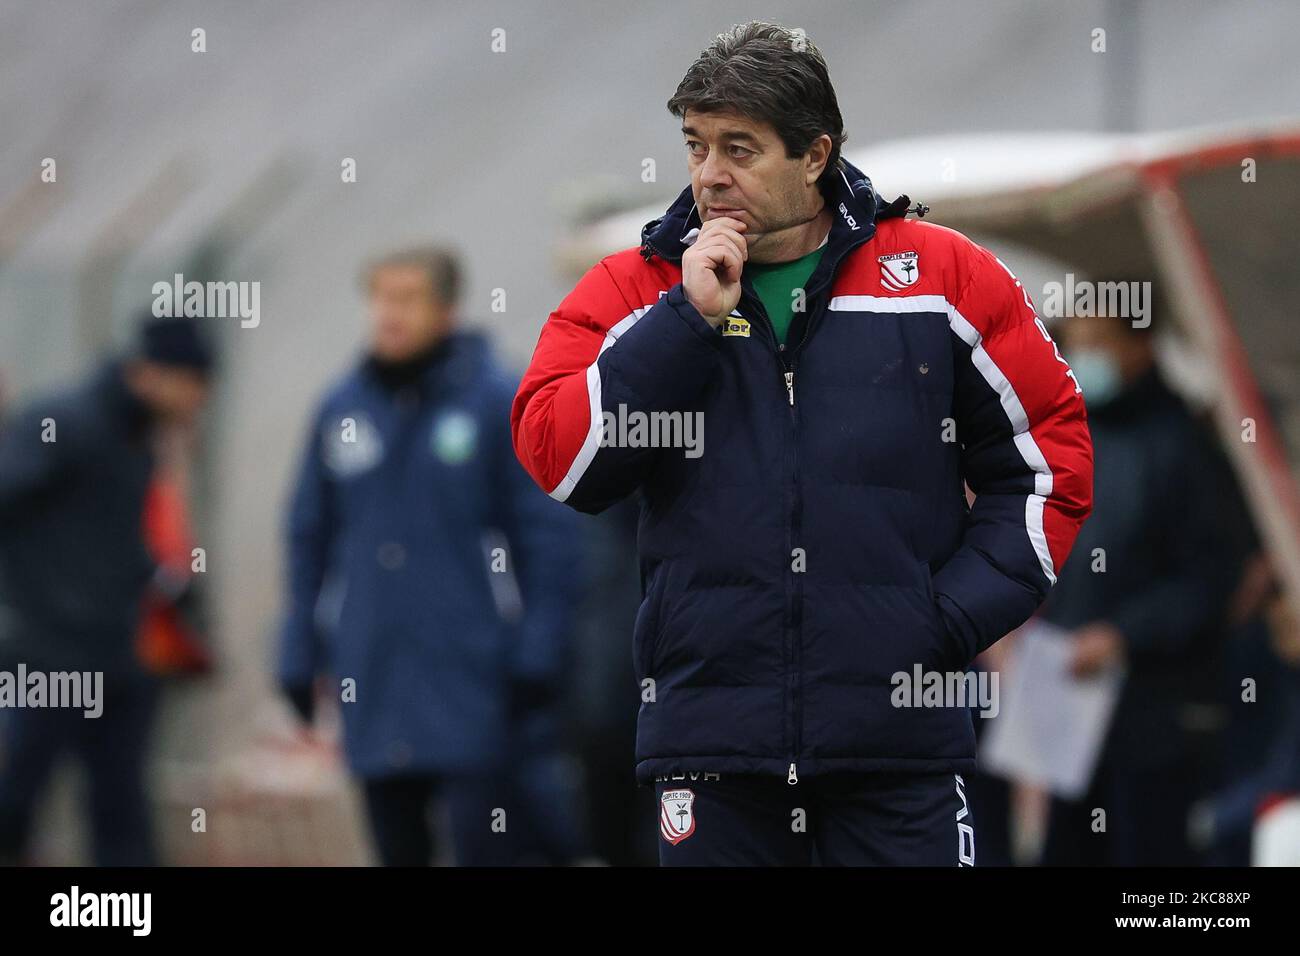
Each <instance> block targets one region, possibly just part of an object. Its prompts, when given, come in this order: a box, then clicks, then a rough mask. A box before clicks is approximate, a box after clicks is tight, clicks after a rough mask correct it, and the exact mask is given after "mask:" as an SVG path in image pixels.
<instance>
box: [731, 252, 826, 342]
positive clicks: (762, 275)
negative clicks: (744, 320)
mask: <svg viewBox="0 0 1300 956" xmlns="http://www.w3.org/2000/svg"><path fill="white" fill-rule="evenodd" d="M825 248H826V247H825V246H824V245H823V246H819V247H818V248H816V249H814V250H813V251H812V252H810V253H808V255H806V256H804V257H803V258H800V259H793V260H791V261H790V262H773V263H752V262H749V263H746V264H745V272H746V273H747V274H748V275H749V278H750V282H752V283H753V284H754V293H755V294H756V295H757V296H758V298H759V301H761V302H762V303H763V308H764V309H766V310H767V315H768V318H770V319H771V320H772V330H773V331H774V332H776V340H777V341H778V342H784V341H785V337H786V335H787V334H788V333H789V331H790V323H791V322H793V321H794V304H795V298H794V291H795V289H804V288H807V286H808V279H809V278H810V277H811V276H812V274H813V270H814V269H816V268H817V263H819V262H821V260H822V250H824V249H825Z"/></svg>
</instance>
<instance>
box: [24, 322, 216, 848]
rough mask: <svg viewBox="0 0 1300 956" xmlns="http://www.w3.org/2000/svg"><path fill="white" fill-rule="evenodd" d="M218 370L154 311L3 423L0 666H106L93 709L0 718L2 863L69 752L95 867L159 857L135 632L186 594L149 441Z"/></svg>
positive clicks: (187, 411)
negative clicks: (162, 538) (80, 374)
mask: <svg viewBox="0 0 1300 956" xmlns="http://www.w3.org/2000/svg"><path fill="white" fill-rule="evenodd" d="M212 364H213V355H212V351H211V348H210V346H209V344H208V342H207V341H206V339H205V338H204V337H203V336H202V335H201V334H200V332H199V329H198V327H197V325H196V324H195V323H194V321H193V320H190V319H183V318H153V317H152V316H148V317H146V318H144V319H143V320H142V322H141V324H140V328H139V341H138V343H137V344H136V346H135V347H134V348H133V349H132V350H131V351H130V352H129V353H128V354H127V355H125V356H123V357H120V358H116V359H113V360H111V361H109V362H108V363H106V364H105V365H103V366H102V367H101V368H99V369H97V370H96V371H95V372H94V373H93V374H92V375H91V376H90V377H88V378H87V379H86V380H84V381H82V382H80V383H78V384H76V385H74V386H73V387H71V388H68V389H66V390H63V391H59V392H56V393H54V394H51V395H48V396H45V397H42V398H38V399H36V400H34V401H32V402H30V403H29V404H27V405H25V406H23V407H19V408H17V409H15V410H14V411H13V413H12V414H11V415H10V416H9V417H8V419H7V420H6V421H5V423H4V425H3V428H2V429H0V669H4V670H7V671H10V672H14V671H15V670H16V669H18V668H22V671H23V672H24V673H26V674H28V675H41V674H43V675H53V674H56V673H67V672H82V673H88V672H95V673H101V674H102V675H103V677H102V680H103V685H102V687H103V690H102V696H103V700H102V702H101V705H100V708H99V709H100V710H101V713H100V714H99V715H98V716H94V717H91V716H86V713H85V712H83V710H80V709H70V708H66V707H32V706H27V707H21V708H14V709H7V710H5V711H0V726H2V727H3V731H2V732H3V741H0V860H3V861H6V862H17V861H21V860H23V859H24V855H25V854H26V853H27V852H28V850H29V846H28V843H29V836H30V834H31V829H32V824H33V816H34V810H35V807H36V806H37V801H38V799H39V798H40V796H41V794H42V792H43V791H44V789H45V787H46V785H47V783H48V782H49V779H50V776H51V772H52V771H53V769H54V767H55V765H56V762H57V761H58V759H59V758H60V757H61V756H63V755H64V754H72V755H75V756H76V757H77V758H78V759H79V760H80V761H81V762H82V764H83V765H84V767H85V770H86V776H87V782H88V785H89V800H88V807H89V816H90V823H91V830H92V835H93V859H94V862H95V863H96V864H97V865H101V866H123V865H149V864H152V863H154V862H155V857H154V849H153V839H152V835H151V832H150V829H151V824H150V812H149V797H148V794H147V793H146V790H145V785H144V771H145V758H146V753H147V743H148V734H149V729H150V724H151V722H152V717H153V714H154V709H155V702H156V689H155V687H154V684H153V681H152V679H151V678H150V676H149V675H148V674H146V673H145V671H144V670H143V669H142V667H141V665H140V664H139V662H138V659H137V657H136V650H135V641H136V637H137V628H138V625H139V621H140V614H141V607H142V602H143V599H144V598H145V597H146V596H147V595H149V594H150V593H151V591H156V592H158V593H162V594H166V595H168V596H171V597H175V596H176V594H177V593H178V589H177V587H176V582H174V581H172V580H171V579H170V578H171V576H170V575H167V576H166V577H167V578H168V580H166V581H164V580H163V575H161V574H160V572H159V568H158V566H157V564H156V563H155V561H154V560H153V559H152V558H151V556H150V554H149V550H148V547H147V545H146V541H145V537H144V529H143V522H142V517H143V512H144V508H145V501H146V496H147V493H148V490H149V487H150V481H151V479H152V477H153V474H154V468H155V463H156V458H155V452H154V442H155V439H156V438H157V437H158V436H159V434H160V433H161V431H162V430H164V429H169V428H175V427H189V426H190V425H192V424H193V423H194V421H195V419H196V417H197V415H198V413H199V411H200V410H201V409H202V407H203V405H204V403H205V401H206V399H207V396H208V389H209V377H210V374H211V370H212ZM49 679H51V680H52V678H49ZM19 692H20V693H21V692H22V688H19Z"/></svg>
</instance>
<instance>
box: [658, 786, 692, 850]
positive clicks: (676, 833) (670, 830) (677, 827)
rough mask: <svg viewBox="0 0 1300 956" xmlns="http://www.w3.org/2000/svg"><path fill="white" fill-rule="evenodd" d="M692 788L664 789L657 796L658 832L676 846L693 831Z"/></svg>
mask: <svg viewBox="0 0 1300 956" xmlns="http://www.w3.org/2000/svg"><path fill="white" fill-rule="evenodd" d="M694 804H695V791H694V790H665V791H664V795H663V796H662V797H660V798H659V833H660V834H661V835H662V836H663V838H664V839H665V840H667V841H668V842H669V843H671V844H672V845H673V846H676V845H677V844H678V843H681V842H682V841H683V840H685V839H686V838H687V837H688V836H690V835H691V834H692V833H694V832H695V813H694V810H693V807H694Z"/></svg>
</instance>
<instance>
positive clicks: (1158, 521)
mask: <svg viewBox="0 0 1300 956" xmlns="http://www.w3.org/2000/svg"><path fill="white" fill-rule="evenodd" d="M1154 327H1155V323H1154V322H1152V323H1150V324H1149V325H1148V327H1146V328H1136V327H1134V325H1133V323H1132V322H1131V321H1130V320H1128V319H1125V318H1112V317H1076V318H1070V319H1067V320H1065V322H1064V323H1063V325H1062V336H1063V338H1062V346H1063V351H1064V354H1065V357H1066V360H1067V361H1068V362H1069V363H1070V366H1071V368H1073V369H1074V374H1075V377H1076V379H1077V380H1078V382H1079V385H1080V386H1081V387H1082V389H1083V396H1084V401H1085V403H1086V404H1087V408H1088V424H1089V429H1090V431H1091V433H1092V440H1093V447H1094V448H1095V453H1096V464H1095V476H1094V495H1095V504H1094V508H1093V514H1092V517H1091V518H1090V519H1089V521H1088V522H1087V524H1085V525H1084V527H1083V530H1082V531H1081V532H1080V534H1079V538H1078V540H1077V541H1076V542H1075V548H1076V549H1077V550H1078V553H1079V555H1080V560H1076V561H1072V562H1070V563H1069V564H1067V565H1066V566H1065V568H1064V569H1063V571H1062V573H1061V575H1060V579H1059V580H1058V581H1057V584H1056V587H1055V588H1054V589H1053V590H1052V592H1051V594H1049V595H1048V598H1047V601H1046V602H1045V603H1044V605H1043V608H1042V610H1041V612H1040V613H1041V616H1042V619H1044V620H1046V621H1048V622H1049V623H1052V624H1055V625H1058V626H1060V627H1063V628H1066V629H1067V630H1070V631H1071V632H1072V633H1071V637H1072V639H1073V641H1074V656H1073V661H1072V669H1073V671H1074V673H1075V674H1076V675H1077V676H1078V677H1080V678H1086V677H1088V676H1090V675H1093V674H1096V673H1098V672H1100V671H1101V670H1103V669H1104V668H1108V667H1111V666H1114V665H1122V666H1124V667H1125V668H1126V678H1125V681H1124V685H1123V688H1122V690H1121V693H1120V699H1119V701H1118V703H1117V704H1116V707H1115V711H1114V714H1113V717H1112V722H1111V725H1110V728H1109V730H1108V732H1107V736H1106V739H1105V741H1104V743H1103V745H1102V753H1101V755H1100V757H1099V759H1098V763H1097V768H1096V770H1095V771H1094V776H1093V779H1092V782H1091V785H1090V788H1089V791H1088V793H1087V794H1085V796H1084V797H1083V798H1082V799H1081V800H1077V801H1066V800H1063V799H1060V798H1053V799H1052V801H1051V806H1050V810H1049V819H1048V824H1047V832H1046V836H1045V841H1044V846H1043V852H1042V858H1041V859H1042V862H1043V863H1044V864H1047V865H1109V866H1144V865H1165V866H1185V865H1193V864H1195V863H1197V862H1198V860H1197V857H1196V854H1195V852H1194V850H1193V847H1192V843H1191V839H1190V836H1189V811H1190V809H1191V807H1192V805H1193V804H1194V803H1195V802H1196V801H1197V800H1198V798H1200V797H1201V796H1203V795H1204V794H1205V793H1206V790H1207V786H1208V785H1209V784H1210V782H1211V774H1212V757H1213V754H1214V751H1215V748H1216V746H1217V739H1216V738H1217V733H1218V730H1219V728H1220V727H1221V725H1222V722H1223V714H1222V712H1221V706H1220V702H1221V695H1220V694H1219V693H1218V690H1219V687H1218V676H1217V675H1218V672H1219V669H1220V667H1221V664H1222V661H1221V656H1220V655H1221V650H1222V644H1223V637H1224V629H1225V614H1226V610H1227V602H1228V599H1229V597H1230V595H1231V593H1232V591H1233V589H1234V587H1235V585H1236V582H1237V579H1238V577H1239V576H1240V566H1241V560H1242V559H1243V558H1244V555H1242V554H1241V553H1240V548H1239V547H1237V546H1236V541H1237V540H1238V539H1239V537H1240V535H1239V533H1238V532H1237V530H1236V527H1235V524H1234V521H1233V518H1232V516H1240V515H1241V513H1242V512H1241V507H1240V504H1239V502H1240V495H1239V492H1238V491H1237V489H1236V485H1235V483H1234V482H1233V480H1232V478H1231V474H1230V472H1229V470H1228V468H1227V465H1226V462H1225V461H1224V460H1223V459H1222V457H1221V455H1220V454H1219V453H1218V449H1217V445H1216V444H1215V439H1214V438H1213V436H1212V434H1211V433H1210V432H1209V431H1208V429H1206V428H1205V427H1203V426H1202V424H1201V423H1200V422H1199V421H1198V420H1197V419H1196V418H1194V417H1193V415H1192V414H1191V412H1190V411H1189V410H1188V408H1187V406H1186V405H1185V404H1184V403H1183V401H1182V400H1181V399H1180V398H1179V397H1178V396H1177V395H1176V394H1175V393H1174V392H1173V391H1172V390H1171V389H1170V388H1169V387H1168V385H1167V384H1166V383H1165V380H1164V378H1163V377H1162V375H1161V373H1160V369H1159V367H1158V365H1157V362H1156V358H1155V352H1154V349H1153V344H1154V343H1153V335H1152V331H1151V330H1152V329H1153V328H1154ZM1103 555H1104V560H1105V565H1104V571H1102V570H1099V569H1098V564H1097V562H1098V561H1099V560H1101V557H1102V556H1103ZM1097 809H1102V810H1104V811H1105V813H1106V817H1105V829H1104V831H1100V832H1099V831H1098V829H1097V825H1096V820H1095V819H1094V814H1095V811H1096V810H1097Z"/></svg>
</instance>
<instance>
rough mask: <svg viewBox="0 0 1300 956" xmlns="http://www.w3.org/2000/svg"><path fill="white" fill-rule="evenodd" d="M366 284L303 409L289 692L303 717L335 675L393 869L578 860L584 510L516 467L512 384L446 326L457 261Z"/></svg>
mask: <svg viewBox="0 0 1300 956" xmlns="http://www.w3.org/2000/svg"><path fill="white" fill-rule="evenodd" d="M363 282H364V287H365V293H366V296H367V304H368V313H369V341H368V343H367V347H366V352H365V354H364V355H363V356H362V357H361V358H360V360H359V361H358V362H357V364H356V365H355V366H354V367H353V368H352V369H350V370H349V371H348V372H346V373H345V374H344V375H343V376H342V377H341V378H339V379H338V380H337V381H336V382H335V383H334V384H333V385H332V386H331V387H330V388H329V389H328V391H327V393H326V395H325V396H324V398H323V400H322V401H321V402H320V403H319V405H318V407H317V408H316V410H315V412H314V413H313V415H312V417H311V422H310V425H309V428H308V432H307V438H306V442H305V448H304V452H303V455H302V461H301V466H300V469H299V473H298V477H297V481H296V485H295V489H294V493H293V500H292V504H291V508H290V514H289V521H288V525H289V527H288V595H287V603H288V607H287V613H286V616H285V620H284V625H283V628H282V631H281V638H280V646H279V661H278V665H277V676H278V679H279V682H280V685H281V687H282V688H283V690H284V692H285V694H286V695H287V697H288V699H289V700H290V701H291V702H292V703H293V705H294V707H295V708H296V709H297V710H298V712H299V714H300V715H301V716H302V717H303V718H304V719H305V720H307V721H311V720H312V719H313V716H314V710H315V692H316V688H317V687H318V686H323V685H324V683H325V682H324V681H323V680H318V679H319V678H324V677H325V676H326V675H328V676H329V677H330V678H332V679H333V682H334V683H333V684H332V688H333V689H332V690H331V691H330V695H331V696H333V697H334V699H335V700H341V703H340V705H339V707H340V711H341V714H342V722H343V743H344V751H345V755H346V758H347V761H348V764H349V767H350V768H351V770H352V772H353V773H354V774H355V775H356V776H357V777H358V778H360V780H361V783H362V786H363V789H364V794H365V802H366V810H367V813H368V816H369V820H370V824H371V831H372V834H373V837H374V842H375V846H376V849H377V852H378V857H379V859H380V861H381V862H382V863H384V864H385V865H415V866H419V865H427V864H429V863H431V862H433V861H434V859H435V857H438V856H450V857H451V858H452V859H454V861H455V862H456V863H457V864H460V865H483V864H511V863H515V862H519V861H520V860H521V858H522V859H525V860H528V859H531V860H536V861H538V862H569V860H570V858H572V857H575V856H578V855H580V854H581V853H582V850H581V849H580V847H579V844H580V842H581V841H582V839H583V837H582V835H581V833H580V832H579V829H578V828H577V826H576V818H577V816H578V815H577V814H575V813H573V811H572V807H573V806H574V805H575V803H576V801H575V800H574V798H573V794H572V793H571V792H570V790H569V789H567V788H568V787H569V786H570V783H569V781H568V780H567V779H566V778H565V777H564V775H563V773H562V768H563V766H564V764H563V760H562V758H561V757H560V756H559V754H558V753H557V748H558V735H559V733H560V727H559V723H558V721H559V718H558V716H557V713H556V709H557V706H558V704H559V702H560V701H561V698H562V695H563V691H564V684H565V674H566V644H567V641H568V632H569V631H570V629H571V628H572V626H573V614H574V611H575V607H574V604H575V601H576V588H577V573H578V572H577V567H576V564H577V554H576V545H575V542H576V534H575V528H574V523H573V520H572V518H571V517H570V516H569V515H568V514H567V513H566V511H565V509H564V508H562V507H561V506H559V505H557V504H555V503H554V502H551V501H548V500H547V499H546V496H545V495H543V494H542V493H541V492H539V491H538V490H537V489H536V488H535V487H533V485H532V482H530V481H529V480H528V476H527V475H526V474H525V473H524V471H523V469H522V468H520V467H519V463H518V462H517V461H515V458H514V454H513V452H512V450H511V446H510V424H509V408H510V401H511V398H512V396H513V394H514V387H515V383H516V381H517V380H516V379H514V378H512V377H510V376H509V375H507V374H506V372H505V371H504V370H503V369H502V368H501V367H500V366H499V365H498V364H497V362H496V360H495V359H494V357H493V356H492V354H491V350H490V348H489V344H488V341H487V339H486V337H485V336H483V335H482V334H479V333H474V332H469V331H462V330H460V329H458V328H457V327H456V326H457V319H458V317H459V315H458V309H457V305H458V300H459V292H460V284H461V279H460V266H459V262H458V259H457V257H456V255H455V254H454V253H453V252H451V251H450V250H448V249H445V248H441V247H433V246H429V247H414V248H409V249H402V250H398V251H396V252H393V253H391V254H389V255H385V256H382V257H380V258H379V259H377V260H376V261H374V262H371V263H369V264H368V265H367V267H366V268H365V270H364V272H363ZM485 541H487V542H488V545H486V546H485ZM511 583H513V587H511V586H510V584H511ZM344 681H350V682H351V685H350V686H351V687H352V688H353V689H354V691H355V693H354V694H350V695H349V694H347V693H345V692H344V690H342V689H341V683H340V682H344ZM439 801H441V803H442V804H443V805H444V806H445V808H446V810H447V817H448V818H449V821H450V831H449V833H446V834H439V833H438V832H437V830H436V828H435V827H434V826H433V825H432V824H431V822H430V821H431V816H432V813H433V808H434V805H435V803H437V802H439ZM440 837H441V838H442V840H440V839H439V838H440ZM447 837H449V839H447ZM440 843H441V846H440ZM447 844H450V851H451V852H450V853H449V854H448V853H445V849H446V848H447ZM440 850H441V851H444V852H440Z"/></svg>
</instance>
